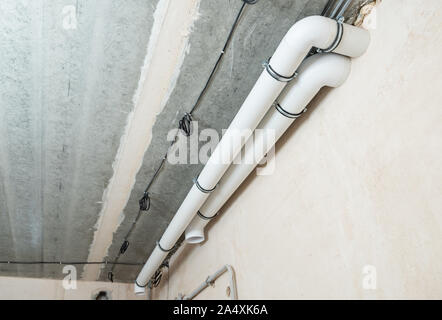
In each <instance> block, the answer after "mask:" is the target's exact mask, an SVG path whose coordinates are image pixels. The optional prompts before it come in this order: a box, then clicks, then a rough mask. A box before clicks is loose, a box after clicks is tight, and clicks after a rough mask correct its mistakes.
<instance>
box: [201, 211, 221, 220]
mask: <svg viewBox="0 0 442 320" xmlns="http://www.w3.org/2000/svg"><path fill="white" fill-rule="evenodd" d="M197 214H198V216H199V217H200V218H201V219H204V220H211V219H213V218H215V217H216V216H217V215H218V212H217V213H215V214H214V215H213V216H211V217H207V216H205V215H203V214H202V213H201V211H199V210H198V212H197Z"/></svg>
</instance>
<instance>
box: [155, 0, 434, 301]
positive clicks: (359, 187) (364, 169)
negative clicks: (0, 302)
mask: <svg viewBox="0 0 442 320" xmlns="http://www.w3.org/2000/svg"><path fill="white" fill-rule="evenodd" d="M441 13H442V3H441V2H440V1H439V0H406V1H398V0H396V1H394V0H388V1H383V2H382V3H381V4H380V5H379V6H378V7H377V10H376V14H377V19H374V18H375V17H374V16H373V15H371V16H370V18H371V19H372V22H377V23H376V29H375V30H372V42H371V45H370V48H369V51H368V52H367V53H366V54H365V55H364V56H363V57H362V58H359V59H355V60H354V62H353V67H352V73H351V75H350V78H349V79H348V81H347V82H346V83H345V85H344V86H342V87H341V88H339V89H335V90H323V91H322V92H321V93H320V94H319V96H318V97H317V98H316V99H315V101H314V102H313V103H312V105H311V106H310V108H309V113H308V114H307V115H306V116H305V117H303V118H302V120H299V121H297V123H296V124H295V125H294V126H292V128H291V129H290V130H289V131H288V132H287V133H286V134H285V136H284V137H283V138H282V141H280V142H279V143H278V144H277V146H276V148H277V149H276V151H277V156H276V171H275V173H274V174H273V175H270V176H256V175H255V174H252V175H251V176H250V177H249V178H248V179H247V181H246V182H245V184H244V185H243V186H242V187H241V188H240V189H239V190H238V191H237V192H236V194H235V196H234V197H233V199H231V201H230V202H229V203H228V204H227V205H226V206H225V207H224V209H223V210H222V211H223V212H222V215H221V216H220V217H219V218H218V219H216V220H215V222H214V223H213V224H212V225H211V226H210V228H209V229H208V240H207V241H206V243H204V244H202V245H198V246H184V247H182V248H181V249H180V251H179V252H178V253H177V254H176V256H175V257H174V259H173V261H172V264H171V269H170V271H169V272H170V281H167V275H166V276H165V279H164V281H163V282H162V285H161V287H160V288H159V289H158V290H155V292H154V297H157V298H169V299H173V298H174V297H176V296H177V294H178V293H188V292H189V291H190V290H192V289H194V288H195V287H196V286H197V285H198V284H199V283H200V282H202V281H203V280H204V279H205V278H206V276H207V275H209V274H211V273H213V272H214V271H216V270H217V269H218V268H219V267H221V265H223V264H226V263H229V264H231V265H232V266H233V267H234V269H235V270H236V278H237V286H238V295H239V298H240V299H259V298H268V299H292V298H293V299H295V298H296V299H298V298H299V299H303V298H320V299H322V298H356V299H372V298H380V299H385V298H439V299H440V298H442V237H441V234H442V232H441V229H442V197H441V194H442V165H441V161H440V159H441V156H442V148H441V136H442V126H441V120H442V109H441V101H442V91H441V90H440V88H441V87H442V78H441V77H440V70H441V61H440V57H439V52H441V49H442V39H441V38H442V28H441V21H442V19H441ZM366 266H373V267H375V268H376V275H377V281H376V287H377V288H376V289H375V290H373V289H372V290H367V289H364V288H363V281H364V279H367V274H365V275H364V268H365V267H366ZM371 270H372V269H371ZM370 275H373V273H370ZM226 285H227V276H226V275H224V276H223V277H222V278H220V279H219V281H218V282H217V283H216V284H215V287H214V288H209V289H207V290H206V291H205V292H203V293H202V294H201V295H200V296H199V297H198V298H209V299H211V298H219V299H223V298H227V297H226Z"/></svg>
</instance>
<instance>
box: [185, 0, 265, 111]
mask: <svg viewBox="0 0 442 320" xmlns="http://www.w3.org/2000/svg"><path fill="white" fill-rule="evenodd" d="M255 2H256V1H255ZM248 3H250V4H252V3H251V2H248V1H246V0H243V4H242V5H241V9H239V12H238V14H237V15H236V18H235V21H234V22H233V25H232V28H230V32H229V35H228V36H227V40H226V42H225V43H224V47H223V49H222V50H221V53H220V55H219V57H218V59H217V60H216V63H215V66H214V67H213V69H212V72H210V75H209V78H208V79H207V81H206V84H205V85H204V88H203V90H202V91H201V93H200V95H199V96H198V99H196V102H195V104H194V105H193V107H192V109H191V110H190V112H189V114H192V113H193V111H195V109H196V108H197V107H198V106H199V104H200V102H201V100H202V98H203V96H204V95H205V93H206V91H207V89H208V88H209V85H210V83H211V82H212V78H213V77H214V75H215V74H216V72H217V71H218V66H219V64H220V63H221V60H222V59H223V57H224V53H225V52H226V50H227V47H228V46H229V44H230V41H231V40H232V36H233V33H234V32H235V30H236V27H237V26H238V23H239V20H240V18H241V15H242V13H243V11H244V8H245V7H246V4H248Z"/></svg>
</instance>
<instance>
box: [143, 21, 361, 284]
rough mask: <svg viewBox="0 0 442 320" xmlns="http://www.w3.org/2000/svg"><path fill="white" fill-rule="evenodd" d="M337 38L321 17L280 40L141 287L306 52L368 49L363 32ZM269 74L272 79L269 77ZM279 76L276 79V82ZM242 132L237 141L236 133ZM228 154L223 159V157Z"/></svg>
mask: <svg viewBox="0 0 442 320" xmlns="http://www.w3.org/2000/svg"><path fill="white" fill-rule="evenodd" d="M341 26H342V31H343V35H342V38H341V39H340V41H339V42H338V41H336V40H339V39H337V35H338V33H339V32H338V31H339V28H338V27H339V25H338V24H337V22H336V21H335V20H332V19H329V18H325V17H322V16H312V17H307V18H304V19H302V20H300V21H299V22H297V23H296V24H295V25H294V26H293V27H292V28H291V29H290V30H289V31H288V33H287V34H286V35H285V37H284V38H283V40H282V41H281V43H280V45H279V46H278V48H277V49H276V51H275V53H274V55H273V56H272V58H271V60H270V65H271V67H268V68H267V70H264V72H263V73H262V74H261V76H260V77H259V78H258V80H257V82H256V83H255V85H254V87H253V88H252V90H251V91H250V93H249V95H248V96H247V98H246V100H245V101H244V103H243V105H242V106H241V108H240V110H239V111H238V113H237V115H236V116H235V118H234V119H233V120H232V122H231V124H230V126H229V128H228V129H227V130H226V132H225V133H224V136H223V137H222V139H221V141H220V142H219V143H218V145H217V147H216V148H215V150H214V151H213V153H212V155H211V157H210V158H209V160H208V162H207V164H206V165H205V166H204V168H203V170H202V171H201V173H200V175H199V177H198V179H197V183H195V185H194V186H193V187H192V188H191V189H190V191H189V193H188V194H187V196H186V198H185V199H184V201H183V203H182V204H181V206H180V208H179V209H178V211H177V212H176V214H175V216H174V218H173V219H172V221H171V223H170V224H169V226H168V227H167V229H166V231H165V232H164V234H163V236H162V237H161V239H160V240H159V241H158V243H157V245H156V246H155V248H154V250H153V252H152V254H151V255H150V257H149V259H148V260H147V262H146V264H145V265H144V267H143V268H142V270H141V272H140V274H139V275H138V277H137V279H136V285H137V286H138V287H144V286H146V284H147V283H148V281H149V279H150V278H151V277H152V275H153V274H154V273H155V271H156V270H157V269H158V267H159V266H160V265H161V263H162V262H163V260H164V259H165V258H166V256H167V253H168V251H170V250H171V249H172V248H173V246H174V245H175V243H176V241H177V240H178V238H179V237H180V236H181V234H182V233H183V232H184V230H185V229H186V227H187V226H188V224H189V223H190V222H191V220H192V218H193V217H194V216H195V214H196V213H197V211H198V210H199V209H200V208H201V206H202V205H203V203H204V201H206V199H207V197H208V196H209V192H210V190H213V189H214V188H215V187H216V185H217V183H218V182H219V180H220V178H221V177H222V176H223V174H224V173H225V171H226V170H227V169H228V167H229V166H230V164H231V162H232V160H233V159H234V158H235V157H236V155H237V154H238V152H239V151H240V150H241V148H242V146H243V144H244V142H245V141H246V140H247V139H248V137H249V136H250V135H251V133H252V132H253V130H254V129H255V128H256V126H257V125H258V123H259V122H260V121H261V120H262V118H263V117H264V115H265V113H266V112H267V110H268V109H269V108H270V106H271V104H272V103H273V102H274V101H275V99H276V98H277V97H278V95H279V94H280V93H281V91H282V90H283V89H284V87H285V85H286V83H287V82H285V81H287V80H289V78H290V76H291V75H292V74H294V73H295V71H296V69H297V68H298V66H299V64H300V63H301V61H302V60H303V59H304V58H305V56H306V55H307V54H308V52H309V51H310V50H311V48H312V47H317V48H321V49H330V48H332V49H333V51H334V52H337V53H340V54H343V55H346V56H350V57H358V56H360V55H361V54H362V53H363V52H364V51H365V49H366V47H367V46H368V43H369V33H368V32H367V31H365V30H363V29H360V28H357V27H354V26H351V25H347V24H341ZM271 72H272V73H273V76H272V75H271ZM278 75H282V76H278ZM245 130H248V131H249V133H246V134H245V135H244V136H243V137H242V139H238V138H237V134H238V132H244V131H245ZM226 154H229V156H228V157H226V158H225V159H223V157H224V156H225V155H226Z"/></svg>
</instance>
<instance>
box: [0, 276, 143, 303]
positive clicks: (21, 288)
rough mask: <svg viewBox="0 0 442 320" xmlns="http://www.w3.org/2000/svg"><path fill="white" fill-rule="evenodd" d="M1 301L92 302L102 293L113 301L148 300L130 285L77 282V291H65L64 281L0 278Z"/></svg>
mask: <svg viewBox="0 0 442 320" xmlns="http://www.w3.org/2000/svg"><path fill="white" fill-rule="evenodd" d="M0 288H1V290H0V300H92V299H93V298H94V297H95V296H96V294H97V293H98V292H100V291H106V292H108V293H109V295H110V298H111V299H112V300H126V299H146V296H145V295H144V296H135V295H134V293H133V290H132V288H131V286H130V285H128V284H125V283H111V282H100V281H93V282H92V281H77V288H76V289H68V290H67V289H64V287H63V280H52V279H35V278H19V277H0Z"/></svg>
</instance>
